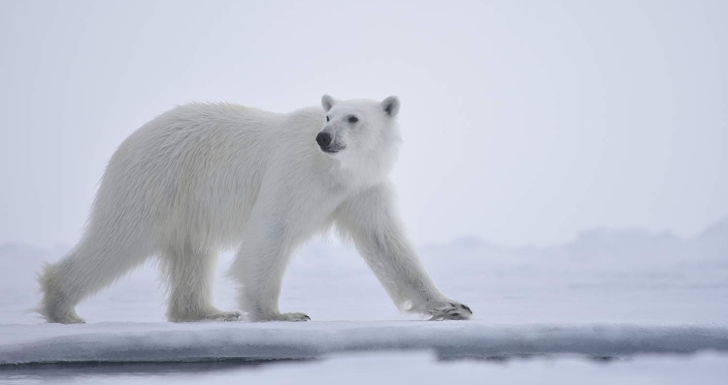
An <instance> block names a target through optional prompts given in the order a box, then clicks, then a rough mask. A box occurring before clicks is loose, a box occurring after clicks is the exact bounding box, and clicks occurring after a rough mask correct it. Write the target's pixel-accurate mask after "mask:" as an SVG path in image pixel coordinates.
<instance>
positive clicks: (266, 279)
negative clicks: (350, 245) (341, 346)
mask: <svg viewBox="0 0 728 385" xmlns="http://www.w3.org/2000/svg"><path fill="white" fill-rule="evenodd" d="M322 105H323V106H324V110H322V109H321V108H306V109H301V110H298V111H295V112H292V113H289V114H277V113H271V112H267V111H262V110H258V109H254V108H248V107H243V106H239V105H234V104H190V105H186V106H181V107H178V108H175V109H173V110H171V111H168V112H166V113H164V114H162V115H161V116H159V117H157V118H156V119H154V120H152V121H151V122H149V123H147V124H146V125H144V126H143V127H141V128H140V129H139V130H137V131H136V132H134V133H133V134H131V136H129V138H127V139H126V140H125V141H124V142H123V143H122V144H121V146H120V147H119V149H118V150H117V151H116V153H115V154H114V155H113V156H112V158H111V160H110V161H109V164H108V167H107V169H106V172H105V173H104V176H103V179H102V182H101V185H100V187H99V190H98V193H97V196H96V200H95V202H94V205H93V209H92V211H91V216H90V218H89V222H88V227H87V230H86V232H85V234H84V235H83V238H82V239H81V241H80V242H79V243H78V244H77V245H76V246H75V247H74V249H73V250H72V251H71V252H70V253H69V254H68V255H67V256H66V257H65V258H63V259H62V260H61V261H59V262H58V263H56V264H52V265H47V266H46V268H45V269H44V271H43V272H42V273H41V274H40V276H39V281H40V284H41V287H42V290H43V294H44V297H43V300H42V301H41V303H40V307H39V312H40V314H41V315H43V316H44V317H45V318H46V320H48V322H61V323H78V322H83V320H82V319H81V318H80V317H79V316H78V315H77V314H76V312H75V310H74V309H75V306H76V304H78V303H79V302H80V301H82V300H83V299H85V298H87V297H89V296H90V295H92V294H94V293H96V292H98V291H99V290H101V289H103V288H105V287H107V286H108V285H110V284H111V283H113V282H114V281H115V280H116V279H118V278H119V277H121V276H123V275H124V274H125V273H127V272H129V271H130V270H132V269H133V268H134V267H136V266H139V265H140V264H142V263H143V262H144V261H146V260H147V259H148V258H150V257H151V256H159V257H160V258H161V261H162V266H163V271H164V273H165V274H166V275H167V277H168V281H167V282H168V285H169V306H168V310H167V317H168V319H169V320H170V321H197V320H204V319H214V320H232V319H237V318H238V316H239V313H237V312H223V311H221V310H219V309H217V308H216V307H215V306H214V305H213V301H212V293H213V285H214V272H215V262H216V257H217V252H218V251H219V250H222V249H226V248H237V249H238V252H237V256H236V259H235V262H234V263H233V266H232V268H231V270H230V275H231V277H232V278H233V279H234V280H235V281H236V282H237V283H238V284H239V287H240V296H239V300H240V307H241V309H242V310H244V311H245V312H246V314H247V316H248V318H249V319H250V320H253V321H268V320H288V321H300V320H307V319H308V316H306V315H305V314H302V313H280V311H279V310H278V297H279V293H280V289H281V281H282V278H283V272H284V269H285V267H286V265H287V263H288V260H289V258H290V256H291V254H292V252H293V251H294V250H295V248H296V247H297V246H299V245H301V244H302V243H303V242H305V241H306V240H308V239H309V238H311V237H312V236H313V235H314V234H316V233H318V232H321V231H326V230H328V229H329V228H330V227H331V226H332V225H335V226H336V227H337V228H338V229H339V230H340V232H341V233H342V234H343V235H344V236H346V237H349V238H351V239H353V241H354V242H355V244H356V246H357V248H358V249H359V251H360V252H361V254H362V255H363V256H364V258H365V259H366V262H367V263H368V264H369V266H370V267H371V268H372V270H373V271H374V273H375V274H376V275H377V277H378V278H379V280H380V281H381V282H382V284H383V285H384V287H385V288H386V290H387V292H388V293H389V294H390V296H391V297H392V298H393V300H394V301H395V304H396V305H397V306H398V307H400V308H401V309H403V310H407V311H412V312H420V313H425V314H429V315H432V316H433V318H434V319H444V318H448V319H464V318H469V317H470V315H471V312H470V311H469V309H467V307H465V306H462V305H460V304H458V303H456V302H454V301H450V300H448V299H447V298H446V297H444V296H443V295H442V294H441V293H440V292H439V291H438V290H437V288H436V287H435V285H434V283H433V282H432V280H431V279H430V277H429V276H428V275H427V273H426V272H425V270H424V268H423V267H422V265H421V263H420V261H419V259H418V258H417V256H416V255H415V253H414V250H413V248H412V246H411V245H410V244H409V242H408V241H407V239H406V237H405V235H404V232H403V230H402V225H401V223H400V220H399V218H398V216H397V213H396V210H395V205H394V200H393V192H392V186H391V184H390V183H389V182H388V180H387V177H388V174H389V172H390V169H391V168H392V165H393V163H394V161H395V158H396V156H397V153H398V148H399V144H400V136H399V133H398V130H397V127H396V124H395V116H396V115H397V112H398V111H399V100H398V99H397V98H396V97H390V98H387V99H385V101H383V102H381V103H379V102H375V101H369V100H350V101H335V100H334V99H333V98H331V97H330V96H324V97H323V98H322ZM326 116H328V117H329V122H328V123H327V122H326ZM351 116H356V117H357V119H358V122H355V123H351V122H349V119H350V117H351ZM321 131H326V132H329V133H331V134H332V135H333V137H334V138H335V139H334V141H335V142H336V144H337V145H340V146H342V148H344V147H345V148H344V149H343V150H342V151H340V152H338V153H335V154H327V153H324V152H323V151H322V150H321V149H320V148H319V146H318V144H317V143H316V140H315V138H316V135H317V134H318V133H319V132H321ZM466 309H467V310H466Z"/></svg>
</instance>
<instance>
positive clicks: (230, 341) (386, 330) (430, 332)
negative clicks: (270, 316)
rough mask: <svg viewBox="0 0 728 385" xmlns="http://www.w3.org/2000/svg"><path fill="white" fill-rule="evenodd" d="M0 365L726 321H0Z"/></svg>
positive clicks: (698, 343)
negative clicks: (532, 323)
mask: <svg viewBox="0 0 728 385" xmlns="http://www.w3.org/2000/svg"><path fill="white" fill-rule="evenodd" d="M0 337H1V338H2V339H3V343H2V345H0V365H3V364H30V363H58V362H61V363H63V362H170V361H186V362H197V361H215V360H226V359H240V360H275V359H312V358H321V357H327V356H330V355H331V354H333V353H342V352H362V351H398V350H408V351H409V350H431V351H434V352H436V353H437V355H438V357H440V358H443V359H454V358H494V357H495V358H504V357H506V358H507V357H511V356H527V355H538V354H549V355H555V354H581V355H585V356H587V357H614V356H625V355H631V354H637V353H694V352H700V351H722V352H727V353H728V326H695V325H693V326H656V325H646V326H633V325H584V326H556V325H535V326H528V325H519V326H508V325H491V324H486V323H483V322H478V321H474V322H426V321H398V322H341V321H338V322H337V321H334V322H311V323H279V322H276V323H243V322H234V323H198V324H160V323H157V324H135V323H126V324H124V323H101V324H95V325H74V326H64V325H43V326H42V327H39V326H26V325H10V326H0Z"/></svg>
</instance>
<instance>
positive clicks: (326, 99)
mask: <svg viewBox="0 0 728 385" xmlns="http://www.w3.org/2000/svg"><path fill="white" fill-rule="evenodd" d="M334 104H336V101H335V100H334V98H332V97H331V95H324V96H322V97H321V105H322V106H323V107H324V111H326V112H329V110H330V109H331V107H333V106H334Z"/></svg>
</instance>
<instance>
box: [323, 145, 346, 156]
mask: <svg viewBox="0 0 728 385" xmlns="http://www.w3.org/2000/svg"><path fill="white" fill-rule="evenodd" d="M344 149H346V146H342V147H322V148H321V151H323V152H325V153H327V154H336V153H337V152H339V151H343V150H344Z"/></svg>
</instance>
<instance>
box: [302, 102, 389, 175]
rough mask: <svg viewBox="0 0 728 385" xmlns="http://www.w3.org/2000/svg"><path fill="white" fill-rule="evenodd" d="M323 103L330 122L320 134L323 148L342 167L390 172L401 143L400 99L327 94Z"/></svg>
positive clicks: (317, 140)
mask: <svg viewBox="0 0 728 385" xmlns="http://www.w3.org/2000/svg"><path fill="white" fill-rule="evenodd" d="M321 104H322V106H323V108H324V111H325V113H326V123H325V124H324V126H323V128H322V129H321V131H319V132H318V134H317V135H316V142H317V143H318V145H319V148H320V149H321V151H322V152H324V153H325V154H326V155H328V156H329V157H331V158H334V159H337V160H339V161H340V162H341V165H342V167H345V168H350V169H356V170H357V171H361V172H366V173H371V174H384V175H386V174H387V173H388V172H389V170H390V169H391V167H392V165H393V164H394V161H395V159H396V157H397V154H398V152H399V147H400V144H401V138H400V134H399V130H398V128H397V124H396V119H395V118H396V116H397V113H398V112H399V99H398V98H397V97H396V96H390V97H388V98H386V99H384V100H383V101H381V102H378V101H374V100H366V99H354V100H335V99H334V98H332V97H331V96H329V95H324V96H323V97H322V98H321ZM371 176H372V177H374V176H375V175H371Z"/></svg>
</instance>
